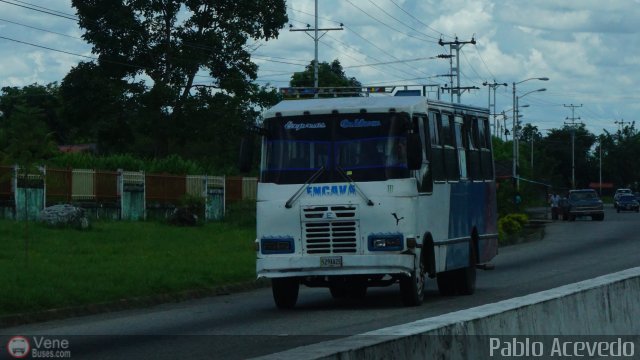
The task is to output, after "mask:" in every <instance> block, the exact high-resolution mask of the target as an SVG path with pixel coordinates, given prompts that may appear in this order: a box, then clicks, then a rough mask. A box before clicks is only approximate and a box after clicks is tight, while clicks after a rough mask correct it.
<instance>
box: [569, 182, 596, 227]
mask: <svg viewBox="0 0 640 360" xmlns="http://www.w3.org/2000/svg"><path fill="white" fill-rule="evenodd" d="M566 206H567V210H566V213H567V218H568V220H569V221H573V220H575V219H576V218H577V217H580V216H590V217H591V220H598V221H602V220H604V207H603V205H602V200H600V198H598V193H596V191H595V190H593V189H582V190H571V191H569V196H568V198H567V205H566Z"/></svg>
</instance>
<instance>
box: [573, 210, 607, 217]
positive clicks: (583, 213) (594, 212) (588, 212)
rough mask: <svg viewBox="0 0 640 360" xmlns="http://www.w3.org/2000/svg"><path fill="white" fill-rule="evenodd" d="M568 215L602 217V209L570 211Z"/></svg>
mask: <svg viewBox="0 0 640 360" xmlns="http://www.w3.org/2000/svg"><path fill="white" fill-rule="evenodd" d="M569 214H571V215H573V216H593V215H604V210H603V209H586V210H578V209H576V210H570V211H569Z"/></svg>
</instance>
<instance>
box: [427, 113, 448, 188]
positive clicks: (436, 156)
mask: <svg viewBox="0 0 640 360" xmlns="http://www.w3.org/2000/svg"><path fill="white" fill-rule="evenodd" d="M428 121H429V126H428V127H427V129H426V130H427V131H428V132H429V134H428V136H427V138H428V139H429V145H430V146H429V148H428V151H427V157H428V159H429V163H430V167H431V171H432V173H433V180H434V181H446V180H447V175H446V172H445V169H444V150H443V148H442V139H441V138H440V123H441V121H442V120H441V114H440V113H439V112H435V111H432V112H429V119H428Z"/></svg>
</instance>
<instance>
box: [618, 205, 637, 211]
mask: <svg viewBox="0 0 640 360" xmlns="http://www.w3.org/2000/svg"><path fill="white" fill-rule="evenodd" d="M638 208H639V206H638V205H631V204H629V205H626V204H625V205H623V204H619V205H618V209H619V210H629V211H631V210H637V209H638Z"/></svg>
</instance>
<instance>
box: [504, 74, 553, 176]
mask: <svg viewBox="0 0 640 360" xmlns="http://www.w3.org/2000/svg"><path fill="white" fill-rule="evenodd" d="M529 80H540V81H548V80H549V78H548V77H534V78H528V79H524V80H522V81H518V82H513V84H512V85H513V86H512V90H513V157H512V159H513V164H512V165H513V168H512V171H513V173H512V174H513V178H514V179H517V178H518V170H517V167H516V164H517V158H516V154H517V149H518V137H517V136H516V121H517V119H518V102H517V100H518V99H517V98H516V85H518V84H522V83H523V82H525V81H529ZM546 90H547V89H538V90H534V91H530V92H528V93H526V94H524V95H523V96H526V95H529V94H530V93H532V92H538V91H546ZM523 96H521V97H523ZM519 185H520V182H519V181H516V189H518V188H519V187H520V186H519Z"/></svg>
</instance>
